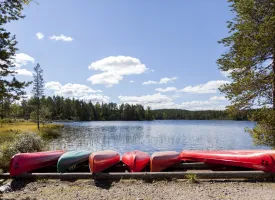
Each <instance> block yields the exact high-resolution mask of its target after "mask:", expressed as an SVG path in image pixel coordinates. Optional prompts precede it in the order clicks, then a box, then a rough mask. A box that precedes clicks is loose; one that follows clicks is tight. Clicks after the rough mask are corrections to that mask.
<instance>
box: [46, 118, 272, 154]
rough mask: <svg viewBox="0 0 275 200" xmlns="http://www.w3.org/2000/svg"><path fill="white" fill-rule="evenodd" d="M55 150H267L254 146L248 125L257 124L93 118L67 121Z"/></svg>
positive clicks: (149, 151) (54, 144)
mask: <svg viewBox="0 0 275 200" xmlns="http://www.w3.org/2000/svg"><path fill="white" fill-rule="evenodd" d="M64 125H65V128H64V131H63V133H62V136H61V137H60V138H58V139H57V140H54V141H53V142H51V148H52V149H66V150H80V149H82V150H92V151H99V150H107V149H111V150H116V151H118V152H120V153H124V152H126V151H131V150H142V151H145V152H148V153H153V152H156V151H168V150H174V151H181V150H188V149H198V150H206V149H209V150H212V149H268V148H267V147H261V146H254V145H253V142H252V138H251V136H250V135H249V133H247V132H245V130H244V129H245V128H246V127H247V128H252V127H253V126H254V125H255V123H254V122H249V121H230V120H203V121H199V120H162V121H158V120H157V121H130V122H129V121H128V122H127V121H92V122H69V123H64Z"/></svg>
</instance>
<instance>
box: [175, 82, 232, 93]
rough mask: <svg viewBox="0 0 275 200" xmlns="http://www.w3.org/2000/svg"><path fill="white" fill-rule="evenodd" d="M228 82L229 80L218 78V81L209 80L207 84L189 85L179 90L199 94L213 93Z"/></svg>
mask: <svg viewBox="0 0 275 200" xmlns="http://www.w3.org/2000/svg"><path fill="white" fill-rule="evenodd" d="M226 83H230V82H229V81H224V80H217V81H209V82H207V83H205V84H200V85H196V86H187V87H185V88H183V89H181V90H179V92H187V93H198V94H211V93H217V90H218V88H219V87H220V86H221V85H223V84H226Z"/></svg>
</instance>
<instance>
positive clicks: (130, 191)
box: [0, 180, 275, 200]
mask: <svg viewBox="0 0 275 200" xmlns="http://www.w3.org/2000/svg"><path fill="white" fill-rule="evenodd" d="M12 187H13V189H15V190H16V191H13V192H10V193H4V194H0V199H3V200H11V199H16V200H17V199H24V200H31V199H39V200H40V199H41V200H42V199H47V200H48V199H52V200H59V199H62V200H71V199H81V200H82V199H83V200H84V199H96V200H99V199H112V200H113V199H127V200H128V199H129V200H137V199H139V200H141V199H143V200H153V199H169V200H178V199H184V200H186V199H192V200H197V199H198V200H207V199H238V200H239V199H253V200H257V199H260V200H265V199H267V200H272V199H274V200H275V183H267V182H239V181H230V182H225V181H219V182H217V181H202V182H200V183H198V184H194V183H193V184H191V183H186V181H179V180H178V181H170V182H168V181H157V182H153V183H145V182H143V181H136V180H123V181H120V182H113V183H106V182H104V183H100V182H94V181H92V180H85V181H84V180H79V181H75V182H68V181H54V180H40V181H37V182H31V183H23V182H13V183H12ZM1 195H2V196H1Z"/></svg>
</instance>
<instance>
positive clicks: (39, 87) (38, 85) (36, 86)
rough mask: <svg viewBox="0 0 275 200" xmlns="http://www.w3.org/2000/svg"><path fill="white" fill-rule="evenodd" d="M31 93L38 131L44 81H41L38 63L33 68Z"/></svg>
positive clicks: (41, 76)
mask: <svg viewBox="0 0 275 200" xmlns="http://www.w3.org/2000/svg"><path fill="white" fill-rule="evenodd" d="M32 93H33V96H34V99H35V100H36V101H35V102H36V103H35V104H36V111H35V112H36V113H35V114H36V123H37V128H38V130H39V129H40V127H39V122H40V108H41V107H40V98H41V97H42V96H43V94H44V80H43V69H42V68H41V67H40V65H39V63H38V64H37V65H36V66H35V67H34V73H33V89H32Z"/></svg>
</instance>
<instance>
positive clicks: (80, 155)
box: [57, 151, 92, 173]
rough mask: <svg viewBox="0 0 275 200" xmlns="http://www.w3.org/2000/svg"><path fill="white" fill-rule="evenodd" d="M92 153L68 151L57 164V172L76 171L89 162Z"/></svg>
mask: <svg viewBox="0 0 275 200" xmlns="http://www.w3.org/2000/svg"><path fill="white" fill-rule="evenodd" d="M91 153H92V152H90V151H68V152H66V153H64V154H63V155H62V156H61V157H60V158H59V160H58V162H57V172H61V173H64V172H67V171H74V170H75V169H76V168H78V167H80V166H82V165H84V164H85V163H86V162H88V160H89V156H90V154H91Z"/></svg>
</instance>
